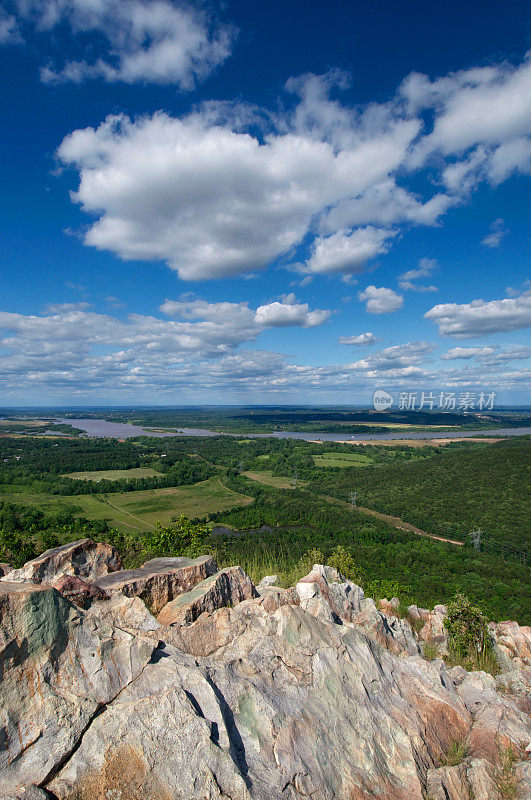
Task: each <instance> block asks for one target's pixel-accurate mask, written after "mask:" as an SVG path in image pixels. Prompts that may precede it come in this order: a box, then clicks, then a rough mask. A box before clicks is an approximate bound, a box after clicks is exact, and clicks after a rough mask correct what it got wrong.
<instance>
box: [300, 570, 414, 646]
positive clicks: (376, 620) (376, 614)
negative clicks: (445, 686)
mask: <svg viewBox="0 0 531 800" xmlns="http://www.w3.org/2000/svg"><path fill="white" fill-rule="evenodd" d="M295 590H296V592H297V594H298V597H299V602H300V605H301V607H302V608H304V609H305V610H306V611H308V612H309V613H310V614H313V616H315V617H318V618H319V619H322V620H323V621H325V622H330V623H333V622H336V623H342V624H345V623H351V624H353V625H356V626H357V627H360V628H363V630H364V631H366V632H367V633H369V634H370V635H371V637H372V638H374V639H375V640H376V641H377V642H379V643H380V644H382V645H383V646H384V647H386V648H387V649H388V650H391V652H393V653H396V655H399V654H402V653H408V654H409V655H417V654H419V653H420V647H419V645H418V642H417V641H416V639H415V636H414V634H413V630H412V628H411V625H410V624H409V622H408V621H407V620H403V619H399V618H398V617H395V616H393V617H389V616H386V615H385V614H384V613H382V612H381V611H379V610H378V609H377V608H376V604H375V602H374V600H372V599H371V598H370V597H369V598H367V597H365V595H364V592H363V589H362V588H361V587H360V586H356V584H354V583H351V582H350V581H346V580H345V579H344V578H343V577H342V576H341V575H340V574H339V573H338V571H337V570H336V569H334V568H333V567H326V566H322V565H321V564H314V566H313V569H312V571H311V572H310V573H309V574H308V575H306V577H304V578H302V579H301V580H300V581H299V582H298V583H297V585H296V587H295Z"/></svg>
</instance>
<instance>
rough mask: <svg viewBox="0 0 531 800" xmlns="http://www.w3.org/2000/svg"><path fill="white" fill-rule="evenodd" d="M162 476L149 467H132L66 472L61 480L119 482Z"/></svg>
mask: <svg viewBox="0 0 531 800" xmlns="http://www.w3.org/2000/svg"><path fill="white" fill-rule="evenodd" d="M157 475H162V472H157V470H156V469H152V468H151V467H132V468H131V469H98V470H93V471H92V472H68V473H67V474H66V475H62V476H61V477H63V478H76V480H78V481H104V480H105V481H119V480H123V479H124V478H125V479H128V478H155V477H156V476H157Z"/></svg>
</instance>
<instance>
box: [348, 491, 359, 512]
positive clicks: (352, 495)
mask: <svg viewBox="0 0 531 800" xmlns="http://www.w3.org/2000/svg"><path fill="white" fill-rule="evenodd" d="M357 496H358V493H357V492H351V493H350V494H349V496H348V499H349V500H350V505H351V506H352V508H356V498H357Z"/></svg>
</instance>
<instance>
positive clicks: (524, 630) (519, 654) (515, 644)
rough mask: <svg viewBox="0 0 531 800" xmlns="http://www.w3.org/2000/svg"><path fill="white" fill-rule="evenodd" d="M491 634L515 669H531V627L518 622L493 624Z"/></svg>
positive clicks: (490, 629)
mask: <svg viewBox="0 0 531 800" xmlns="http://www.w3.org/2000/svg"><path fill="white" fill-rule="evenodd" d="M489 632H490V634H491V636H492V637H493V639H494V641H495V643H496V645H497V646H498V647H499V648H500V650H501V652H502V654H503V655H505V656H507V658H509V659H511V662H512V663H513V665H514V666H515V667H531V627H528V626H526V625H518V623H517V622H511V621H507V622H498V623H495V622H491V623H490V624H489Z"/></svg>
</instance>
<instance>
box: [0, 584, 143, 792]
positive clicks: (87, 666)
mask: <svg viewBox="0 0 531 800" xmlns="http://www.w3.org/2000/svg"><path fill="white" fill-rule="evenodd" d="M155 647H156V642H154V641H153V640H152V639H150V638H148V637H147V636H141V635H137V636H133V635H131V634H130V633H127V632H125V631H124V630H121V629H120V628H118V627H113V626H111V625H108V624H105V622H101V621H99V620H97V619H96V618H94V617H92V618H88V617H87V616H86V615H85V613H84V612H83V611H81V609H79V608H78V607H77V606H75V605H73V604H72V603H70V602H69V601H68V600H66V599H65V598H64V597H62V596H61V595H60V594H59V592H57V591H56V590H55V589H52V588H51V587H45V586H38V585H35V584H33V583H7V582H6V581H0V676H1V695H2V704H1V707H0V797H1V796H3V795H8V796H9V794H12V793H16V791H18V789H19V787H21V786H27V785H29V784H31V783H36V784H42V783H43V782H44V781H46V779H47V778H48V777H49V776H50V775H51V774H52V773H53V772H54V770H56V769H57V768H58V767H59V765H60V764H61V763H62V762H63V761H64V760H65V759H66V758H67V757H68V755H69V754H70V753H71V752H72V751H73V750H74V749H75V747H76V746H77V745H78V744H79V742H80V740H81V737H82V736H83V734H84V732H85V731H86V729H87V727H88V726H89V725H90V723H91V721H92V720H93V719H94V717H95V716H96V715H97V714H98V713H99V712H100V711H101V710H102V709H103V708H105V706H106V705H107V704H108V703H109V702H111V700H113V698H115V697H116V696H117V695H118V694H119V693H120V692H121V691H122V689H124V687H125V686H127V685H128V684H129V683H130V682H131V681H132V680H134V679H135V678H137V677H138V676H139V675H140V673H141V672H142V670H143V669H144V668H145V666H146V664H147V663H148V661H149V659H150V658H151V655H152V653H153V650H154V649H155Z"/></svg>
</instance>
